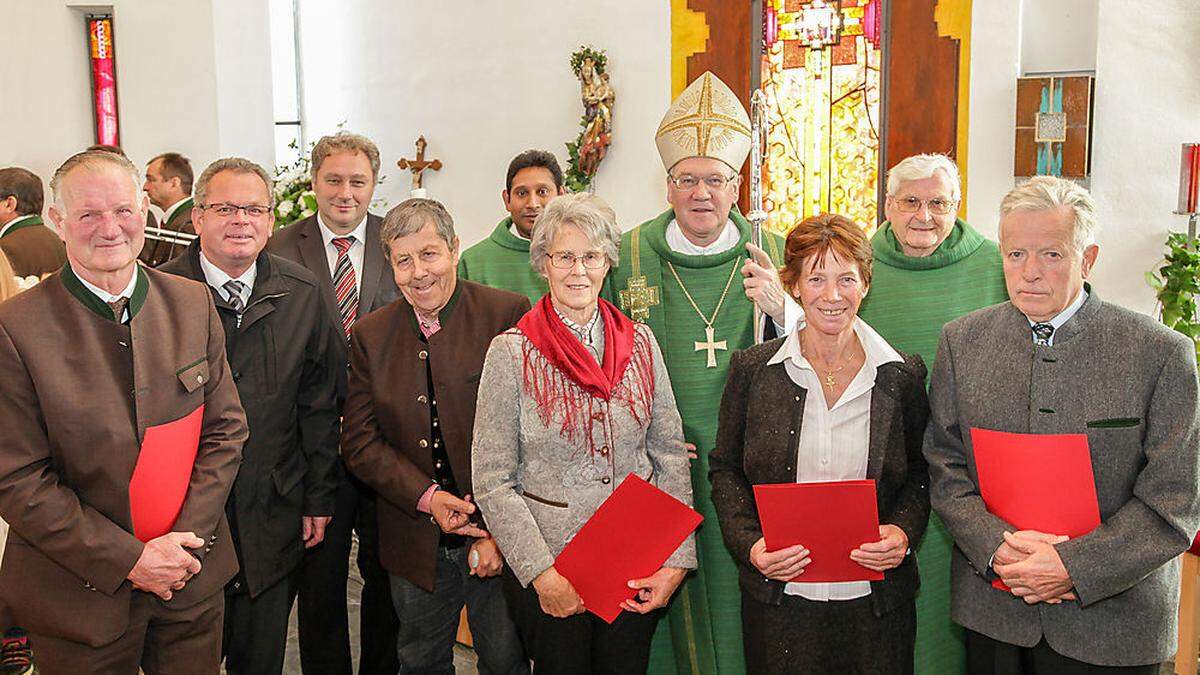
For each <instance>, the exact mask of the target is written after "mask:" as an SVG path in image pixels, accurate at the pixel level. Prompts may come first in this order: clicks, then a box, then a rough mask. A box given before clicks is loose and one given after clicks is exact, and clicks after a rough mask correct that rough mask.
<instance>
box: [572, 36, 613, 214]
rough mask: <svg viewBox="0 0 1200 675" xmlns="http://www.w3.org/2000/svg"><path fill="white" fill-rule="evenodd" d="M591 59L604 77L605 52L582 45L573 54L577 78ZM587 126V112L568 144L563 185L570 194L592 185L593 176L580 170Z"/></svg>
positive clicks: (597, 70)
mask: <svg viewBox="0 0 1200 675" xmlns="http://www.w3.org/2000/svg"><path fill="white" fill-rule="evenodd" d="M589 57H590V58H591V59H592V63H593V64H595V67H596V76H597V77H599V76H600V75H602V74H603V73H604V70H605V68H607V67H608V55H607V54H606V53H605V52H604V51H603V50H599V49H596V48H594V47H591V46H588V45H582V46H580V47H579V49H578V50H577V51H576V52H575V53H574V54H571V71H572V72H573V73H575V77H580V76H581V73H582V71H583V62H584V61H586V60H587V59H588V58H589ZM587 125H588V118H587V113H586V112H585V113H584V114H583V115H581V116H580V118H579V135H578V136H576V137H575V140H574V141H571V142H570V143H567V171H566V173H565V174H564V175H563V183H564V184H565V185H566V187H567V190H568V191H569V192H584V191H586V190H587V189H588V186H589V185H591V183H592V178H591V176H588V175H587V174H586V173H584V172H583V170H582V169H581V168H579V146H580V144H582V143H583V134H584V132H585V131H586V130H587Z"/></svg>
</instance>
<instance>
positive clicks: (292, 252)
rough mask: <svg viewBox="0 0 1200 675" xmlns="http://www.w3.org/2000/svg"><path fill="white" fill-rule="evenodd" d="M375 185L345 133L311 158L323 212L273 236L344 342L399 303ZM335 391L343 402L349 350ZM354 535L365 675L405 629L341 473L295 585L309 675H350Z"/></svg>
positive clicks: (368, 527)
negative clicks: (374, 206) (321, 535)
mask: <svg viewBox="0 0 1200 675" xmlns="http://www.w3.org/2000/svg"><path fill="white" fill-rule="evenodd" d="M378 176H379V149H378V148H376V147H375V144H374V143H373V142H371V140H370V139H367V138H365V137H363V136H359V135H357V134H351V133H346V132H341V133H338V134H335V135H333V136H326V137H324V138H322V139H321V140H319V141H318V142H317V144H316V145H315V146H314V147H313V152H312V178H313V192H314V193H315V194H316V199H317V213H315V214H313V215H312V216H310V217H309V218H306V219H304V220H302V221H300V222H298V223H294V224H293V225H290V226H288V227H285V228H283V229H281V230H279V231H278V232H276V233H275V235H274V236H273V237H271V241H270V243H269V244H268V247H267V250H269V251H270V252H272V253H275V254H277V255H280V256H282V257H284V258H287V259H289V260H292V261H295V262H298V263H300V264H301V265H303V266H304V267H307V268H308V269H309V270H310V271H311V272H312V273H313V274H314V275H316V277H317V282H318V283H319V284H320V286H321V290H322V295H323V297H324V299H325V305H326V308H327V311H328V315H329V317H330V321H331V322H332V323H333V324H334V325H335V326H336V329H337V331H338V332H340V333H341V334H342V335H343V336H345V337H348V336H349V335H350V329H351V327H352V326H353V325H354V322H355V321H357V320H358V319H359V318H361V317H363V316H365V315H367V314H368V313H370V312H372V311H374V310H376V309H379V308H380V307H383V306H385V305H387V304H389V303H391V302H392V301H393V300H395V299H396V297H397V295H398V294H399V291H398V290H397V289H396V282H395V280H393V278H392V271H391V268H390V266H389V265H388V263H387V261H386V260H385V259H384V257H383V253H382V249H381V247H380V243H379V225H380V220H381V219H380V218H379V217H378V216H375V215H372V214H370V213H368V212H367V207H369V206H370V205H371V197H372V195H373V194H374V192H375V183H376V180H377V178H378ZM339 346H341V347H342V349H343V351H342V357H341V358H342V363H343V368H341V369H340V377H339V392H341V393H342V395H343V396H344V392H345V385H346V375H345V367H344V365H345V358H346V356H345V350H344V347H345V344H344V343H340V345H339ZM352 530H353V531H355V532H357V533H358V570H359V572H360V573H361V574H362V578H363V589H362V607H361V617H360V619H361V621H360V624H359V626H360V638H361V640H362V651H361V656H360V660H359V672H360V673H363V674H369V675H375V674H379V675H394V674H395V673H396V672H397V671H398V670H399V668H400V664H399V661H398V660H397V657H396V633H397V630H398V626H399V623H398V621H397V619H396V612H395V610H394V609H393V607H392V600H391V595H390V591H389V589H388V576H387V572H385V571H384V570H383V567H382V566H380V564H379V537H378V531H379V528H378V522H377V518H376V506H375V494H374V492H373V491H371V490H370V489H369V488H367V487H366V486H365V485H364V484H363V483H361V482H360V481H358V480H357V479H355V478H352V477H350V476H349V475H347V474H345V472H343V475H342V476H341V477H340V484H339V486H338V493H337V504H336V506H335V509H334V518H333V521H332V522H331V523H330V527H329V529H328V531H327V532H326V533H325V543H324V544H322V545H321V546H318V547H316V548H314V549H313V550H312V551H310V552H309V554H308V556H307V559H306V560H305V563H304V566H303V568H302V571H301V576H300V581H299V593H300V595H299V603H298V608H297V614H298V618H299V624H300V663H301V666H302V667H303V668H304V670H305V672H309V673H322V674H324V673H331V674H334V675H338V674H347V675H348V674H349V673H350V672H351V663H350V637H349V625H348V624H349V622H348V620H347V613H346V580H347V577H348V575H349V560H350V537H351V531H352Z"/></svg>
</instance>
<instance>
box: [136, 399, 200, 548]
mask: <svg viewBox="0 0 1200 675" xmlns="http://www.w3.org/2000/svg"><path fill="white" fill-rule="evenodd" d="M203 420H204V406H203V405H201V406H200V407H199V408H196V409H195V410H193V411H192V412H191V413H189V414H187V415H186V416H184V417H181V418H179V419H177V420H175V421H174V422H167V423H166V424H158V425H155V426H152V427H148V428H147V429H146V436H145V438H143V439H142V449H141V451H140V452H139V453H138V461H137V466H135V467H134V469H133V478H131V479H130V481H129V511H130V514H131V515H132V516H133V534H134V536H136V537H137V538H138V539H140V540H142V541H150V540H151V539H154V538H155V537H161V536H162V535H164V534H166V533H168V532H170V531H171V529H172V528H173V527H174V526H175V519H176V518H177V517H178V516H179V510H180V509H182V508H183V499H184V497H186V496H187V490H188V485H189V484H190V483H191V480H192V465H193V464H195V462H196V451H197V450H198V449H199V447H200V425H201V422H202V421H203Z"/></svg>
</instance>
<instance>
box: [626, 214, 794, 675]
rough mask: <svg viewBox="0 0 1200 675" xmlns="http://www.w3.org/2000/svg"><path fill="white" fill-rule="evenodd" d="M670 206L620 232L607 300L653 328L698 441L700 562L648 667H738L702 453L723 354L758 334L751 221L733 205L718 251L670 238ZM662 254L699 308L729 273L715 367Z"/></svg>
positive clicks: (732, 597)
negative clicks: (676, 246)
mask: <svg viewBox="0 0 1200 675" xmlns="http://www.w3.org/2000/svg"><path fill="white" fill-rule="evenodd" d="M674 215H675V214H674V212H673V211H672V210H668V211H666V212H665V213H663V214H661V215H660V216H658V217H657V218H655V219H654V220H651V221H649V222H646V223H643V224H641V225H639V226H638V227H636V228H634V229H632V230H630V231H629V232H626V233H625V234H624V235H623V236H622V237H621V264H620V265H619V266H618V267H617V268H615V269H613V270H612V272H610V273H609V277H608V282H607V283H606V286H605V294H606V297H607V299H608V300H610V301H611V302H613V303H616V304H617V306H618V307H620V308H621V309H622V311H624V312H625V313H626V314H628V315H630V316H631V317H632V318H633V319H634V320H635V321H641V322H643V323H646V324H648V325H649V326H650V328H651V330H653V331H654V336H655V338H657V339H658V344H659V346H660V347H661V348H662V353H663V360H664V361H665V362H666V366H667V372H668V373H669V374H670V376H671V387H672V389H673V390H674V392H675V400H676V404H677V405H678V408H679V414H680V416H681V417H682V418H683V433H684V436H685V437H686V438H687V440H688V442H690V443H693V444H695V446H696V452H697V454H698V455H699V458H698V459H696V460H694V461H693V462H692V490H693V498H694V501H695V508H696V510H697V511H699V512H700V513H701V514H702V515H703V516H704V522H703V523H702V524H701V526H700V529H699V530H698V532H697V537H696V549H697V554H698V556H699V559H700V568H699V569H698V570H697V571H696V572H695V573H693V574H691V575H689V577H688V579H687V581H685V582H684V583H683V585H681V586H680V587H679V590H678V591H677V592H676V593H675V597H674V598H673V599H672V601H671V606H670V609H669V610H668V614H667V617H666V621H663V622H662V623H660V624H659V630H658V632H657V634H656V635H655V638H654V645H653V648H652V650H651V657H650V672H652V673H660V674H666V673H704V674H709V673H721V674H726V673H744V672H745V660H744V658H743V656H742V621H741V591H740V590H739V588H738V578H737V577H738V575H737V569H736V567H735V566H734V562H733V558H732V557H731V555H730V553H729V551H728V550H727V549H726V548H725V544H724V542H723V541H722V539H721V532H720V529H719V525H718V524H717V514H716V511H715V510H714V509H713V504H712V495H711V486H710V484H709V482H708V453H709V452H710V451H711V450H712V449H713V445H714V444H715V442H716V434H717V410H718V408H719V407H720V403H721V394H722V392H723V390H724V388H725V377H726V374H727V372H728V370H729V357H730V355H731V354H733V352H734V351H735V350H739V349H746V348H747V347H750V346H752V345H753V344H754V319H753V313H754V309H753V304H752V303H751V302H750V301H749V300H748V299H747V298H746V293H745V291H744V290H743V287H742V275H741V265H742V260H744V259H745V258H746V256H747V253H746V242H747V241H749V239H750V224H749V223H748V222H747V221H746V219H745V218H743V217H742V216H741V214H739V213H737V212H736V210H734V211H731V212H730V214H729V215H730V218H731V219H732V220H733V222H734V224H735V225H736V226H737V227H738V229H739V230H740V231H741V239H740V240H739V241H738V244H737V246H734V247H733V248H732V249H730V250H728V251H725V252H723V253H718V254H715V255H684V254H680V253H676V252H674V251H672V250H671V249H670V248H669V247H668V246H667V240H666V231H667V225H669V224H670V222H671V220H672V219H673V218H674ZM763 248H764V249H765V250H766V251H767V254H768V255H770V256H771V258H772V259H773V260H774V261H775V263H776V264H777V265H779V264H782V261H783V250H784V247H783V239H782V238H781V237H779V236H778V235H775V234H771V233H766V232H764V234H763ZM635 256H636V262H635V260H634V257H635ZM668 264H670V265H672V266H674V269H675V272H676V273H677V274H678V275H679V280H680V281H682V282H683V285H684V286H685V287H686V289H687V292H688V293H690V294H691V297H692V299H693V300H694V301H695V303H696V305H697V306H698V307H699V310H700V312H703V313H704V315H705V317H706V318H709V319H711V318H712V317H713V311H714V310H715V309H716V307H717V304H718V302H719V301H720V298H721V295H722V293H723V292H725V289H726V285H727V283H728V292H727V293H725V295H726V297H725V300H724V302H723V303H722V304H721V309H720V311H719V312H718V313H717V315H716V319H715V320H714V321H713V329H714V330H713V342H715V343H717V344H718V345H720V344H721V343H723V346H722V347H721V349H714V350H712V352H713V354H714V356H715V360H716V367H715V368H709V367H707V363H708V359H709V350H708V349H706V348H705V349H698V348H697V343H706V342H708V340H707V339H706V334H705V322H704V320H702V319H701V318H700V315H699V314H698V313H697V311H696V309H694V308H693V307H692V304H691V303H690V302H689V301H688V299H687V297H686V296H685V294H684V292H683V290H682V289H681V288H680V284H679V282H678V281H676V279H675V276H674V275H673V274H672V273H671V269H670V267H668ZM731 275H732V276H733V281H732V282H730V281H729V279H730V276H731ZM639 278H640V279H639ZM631 281H633V285H632V288H631V283H630V282H631ZM641 282H644V283H641ZM643 286H644V288H642V287H643ZM639 288H640V289H641V290H639ZM639 296H640V297H639ZM647 298H649V302H648V303H647V302H646V300H647Z"/></svg>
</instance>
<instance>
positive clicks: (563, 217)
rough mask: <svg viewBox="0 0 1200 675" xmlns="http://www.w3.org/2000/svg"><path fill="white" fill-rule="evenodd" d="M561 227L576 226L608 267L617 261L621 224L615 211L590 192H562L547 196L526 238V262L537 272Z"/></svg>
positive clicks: (614, 264) (619, 248)
mask: <svg viewBox="0 0 1200 675" xmlns="http://www.w3.org/2000/svg"><path fill="white" fill-rule="evenodd" d="M564 227H575V228H578V229H579V231H580V232H583V235H584V236H585V237H587V238H588V241H589V242H591V244H592V245H593V246H595V247H596V248H597V249H598V250H600V251H603V252H604V255H605V256H607V257H608V262H609V266H610V267H616V266H617V264H618V263H619V262H620V252H621V228H619V227H617V214H616V213H615V212H614V211H613V210H612V207H611V206H609V205H608V202H606V201H604V200H603V199H601V198H599V197H597V196H596V195H594V194H591V193H590V192H580V193H578V194H571V195H563V196H561V197H555V198H554V199H552V200H550V203H549V204H547V205H546V208H545V209H544V210H543V211H542V215H540V216H538V219H537V222H535V223H534V224H533V236H532V240H531V241H530V242H529V264H530V265H532V266H533V269H535V270H537V271H538V272H539V273H541V272H542V271H543V270H544V265H545V262H546V257H547V256H548V255H549V254H550V247H551V246H553V245H554V240H555V239H557V238H558V233H559V232H561V231H562V229H563V228H564Z"/></svg>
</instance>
